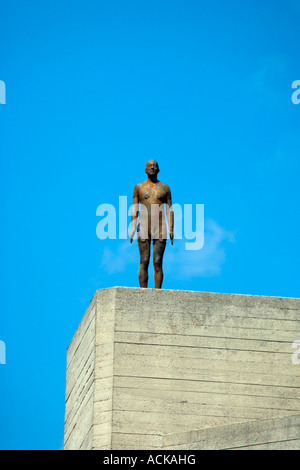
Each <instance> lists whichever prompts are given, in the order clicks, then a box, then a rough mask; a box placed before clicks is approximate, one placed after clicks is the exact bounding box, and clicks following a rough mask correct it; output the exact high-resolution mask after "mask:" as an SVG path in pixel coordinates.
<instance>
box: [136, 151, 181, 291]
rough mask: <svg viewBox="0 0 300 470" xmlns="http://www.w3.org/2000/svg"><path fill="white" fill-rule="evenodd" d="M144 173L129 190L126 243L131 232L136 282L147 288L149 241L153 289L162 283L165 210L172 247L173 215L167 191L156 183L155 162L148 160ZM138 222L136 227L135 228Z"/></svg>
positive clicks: (163, 185)
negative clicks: (134, 243)
mask: <svg viewBox="0 0 300 470" xmlns="http://www.w3.org/2000/svg"><path fill="white" fill-rule="evenodd" d="M145 172H146V173H147V175H148V178H147V180H146V181H143V182H142V183H138V184H137V185H136V186H135V188H134V191H133V208H132V215H131V224H132V225H131V232H130V243H132V240H133V237H134V235H135V231H136V230H137V240H138V246H139V252H140V269H139V283H140V287H148V266H149V260H150V245H151V240H153V265H154V281H155V288H157V289H161V286H162V282H163V268H162V265H163V256H164V252H165V248H166V242H167V226H166V219H165V208H166V215H167V221H168V227H169V236H170V240H171V244H172V245H173V229H174V215H173V211H172V199H171V190H170V188H169V186H168V185H167V184H164V183H162V182H161V181H158V179H157V175H158V173H159V167H158V163H157V162H156V161H155V160H149V161H148V162H147V164H146V169H145ZM137 221H138V225H137Z"/></svg>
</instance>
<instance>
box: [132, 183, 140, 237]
mask: <svg viewBox="0 0 300 470" xmlns="http://www.w3.org/2000/svg"><path fill="white" fill-rule="evenodd" d="M138 215H139V185H138V184H137V185H136V186H135V188H134V191H133V198H132V212H131V231H130V243H132V240H133V237H134V234H135V231H136V224H137V219H138Z"/></svg>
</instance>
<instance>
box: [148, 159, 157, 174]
mask: <svg viewBox="0 0 300 470" xmlns="http://www.w3.org/2000/svg"><path fill="white" fill-rule="evenodd" d="M145 171H146V173H147V175H157V174H158V172H159V168H158V163H157V162H156V161H155V160H149V161H148V162H147V164H146V170H145Z"/></svg>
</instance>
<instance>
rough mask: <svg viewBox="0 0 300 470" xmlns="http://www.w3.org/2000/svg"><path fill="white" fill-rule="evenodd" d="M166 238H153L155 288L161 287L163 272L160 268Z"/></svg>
mask: <svg viewBox="0 0 300 470" xmlns="http://www.w3.org/2000/svg"><path fill="white" fill-rule="evenodd" d="M165 248H166V240H153V265H154V282H155V288H156V289H161V286H162V282H163V278H164V274H163V269H162V264H163V256H164V252H165Z"/></svg>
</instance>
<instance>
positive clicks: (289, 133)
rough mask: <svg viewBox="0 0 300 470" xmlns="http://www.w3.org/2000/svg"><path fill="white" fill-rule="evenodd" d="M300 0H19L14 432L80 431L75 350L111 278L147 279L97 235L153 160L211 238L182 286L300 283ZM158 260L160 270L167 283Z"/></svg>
mask: <svg viewBox="0 0 300 470" xmlns="http://www.w3.org/2000/svg"><path fill="white" fill-rule="evenodd" d="M299 15H300V6H299V1H298V0H285V1H284V2H283V1H277V2H274V1H267V0H251V1H245V2H241V1H232V0H231V1H230V0H229V1H226V2H225V1H221V0H217V1H215V2H204V1H202V0H201V1H195V0H193V1H192V0H184V1H183V0H172V1H171V0H152V1H151V2H150V1H147V2H146V1H143V0H139V1H137V0H136V1H133V0H128V1H122V0H111V1H102V0H85V1H82V0H72V1H69V0H59V1H58V0H51V1H50V0H44V1H40V0H30V1H26V2H25V1H20V0H19V1H14V0H11V1H9V2H2V5H1V29H0V43H1V50H0V80H3V81H4V82H5V83H6V105H1V106H0V136H1V138H0V152H1V153H0V157H1V159H0V168H1V171H0V178H1V180H0V198H1V205H0V210H1V212H0V214H1V219H0V220H1V245H0V256H1V271H0V276H1V317H0V340H2V341H4V342H5V344H6V353H7V357H6V364H5V365H3V364H2V365H0V448H2V449H59V448H61V447H62V444H63V424H64V393H65V361H66V348H67V346H68V344H69V342H70V340H71V338H72V336H73V334H74V332H75V330H76V327H77V325H78V323H79V321H80V320H81V318H82V316H83V314H84V312H85V310H86V308H87V306H88V304H89V302H90V300H91V298H92V296H93V294H94V292H95V290H96V289H99V288H105V287H110V286H115V285H121V286H138V278H137V270H138V265H137V263H138V256H137V255H138V254H137V250H138V249H137V245H136V243H135V244H133V245H130V244H129V242H127V241H124V240H115V241H111V240H105V241H101V240H99V239H98V238H97V237H96V224H97V222H98V221H99V219H98V218H97V217H96V209H97V207H98V205H99V204H102V203H111V204H117V202H118V197H119V196H120V195H127V196H128V197H129V198H130V200H131V197H132V192H133V188H134V185H135V184H136V183H137V182H139V181H143V180H144V179H145V173H144V168H145V164H146V161H147V160H148V159H149V158H155V159H156V160H157V161H158V162H159V165H160V169H161V172H160V175H159V177H160V179H161V181H163V182H165V183H167V184H168V185H169V186H170V187H171V190H172V196H173V202H177V203H181V204H184V203H192V204H196V203H199V204H204V206H205V245H204V248H203V250H201V251H199V252H189V253H187V252H186V251H184V250H183V249H182V243H180V241H178V242H176V241H175V243H174V246H173V247H171V246H170V245H168V246H167V251H166V256H165V281H164V286H163V287H164V288H168V289H189V290H199V291H211V292H229V293H239V294H255V295H271V296H289V297H299V294H300V288H299V287H300V283H299V229H300V226H299V203H300V201H299V155H300V105H298V106H297V105H294V104H293V103H292V101H291V95H292V89H291V84H292V82H293V81H294V80H299V79H300V65H299V56H300V51H299V45H300V29H299ZM152 286H153V270H152V267H151V268H150V287H152Z"/></svg>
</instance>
